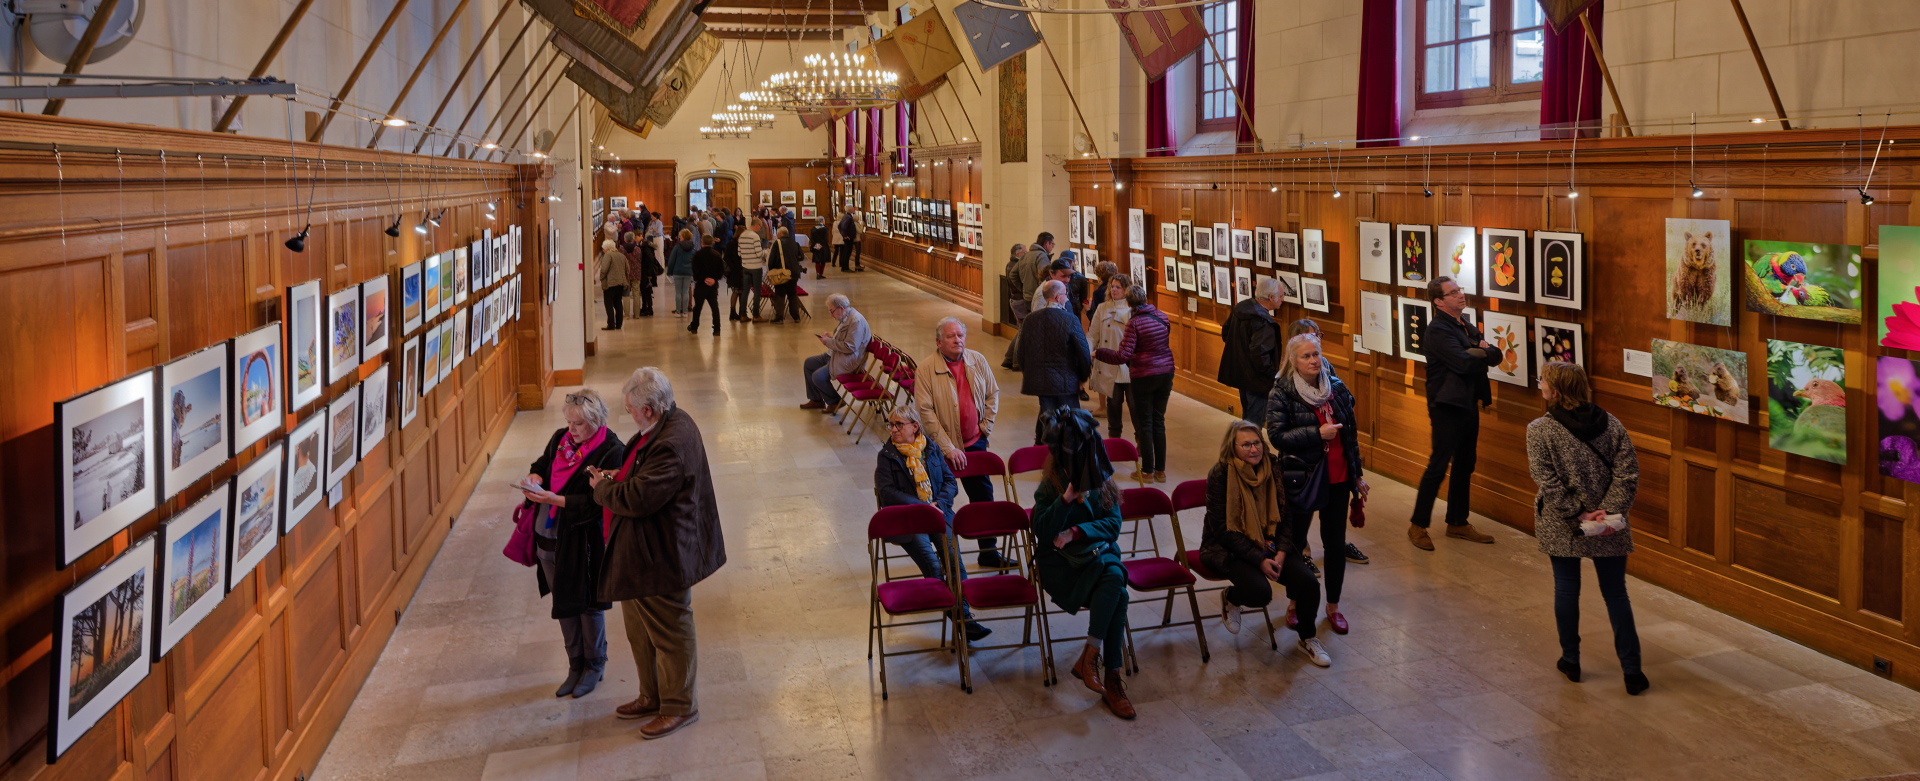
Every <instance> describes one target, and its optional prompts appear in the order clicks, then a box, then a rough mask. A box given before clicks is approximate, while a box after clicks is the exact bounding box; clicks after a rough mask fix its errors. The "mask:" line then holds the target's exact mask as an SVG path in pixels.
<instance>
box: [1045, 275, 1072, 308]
mask: <svg viewBox="0 0 1920 781" xmlns="http://www.w3.org/2000/svg"><path fill="white" fill-rule="evenodd" d="M1066 294H1067V283H1065V282H1061V281H1060V280H1057V279H1049V280H1047V281H1046V282H1043V283H1041V284H1040V300H1042V301H1045V302H1047V303H1048V304H1049V305H1051V304H1052V303H1053V297H1054V296H1064V295H1066Z"/></svg>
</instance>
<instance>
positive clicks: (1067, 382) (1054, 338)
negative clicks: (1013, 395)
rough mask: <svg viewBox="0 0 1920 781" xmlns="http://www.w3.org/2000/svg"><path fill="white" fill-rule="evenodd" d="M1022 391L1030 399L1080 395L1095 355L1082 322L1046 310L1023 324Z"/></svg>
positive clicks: (1070, 315) (1052, 309)
mask: <svg viewBox="0 0 1920 781" xmlns="http://www.w3.org/2000/svg"><path fill="white" fill-rule="evenodd" d="M1019 344H1020V371H1021V378H1020V392H1021V393H1024V394H1026V395H1028V396H1065V395H1068V394H1073V393H1079V392H1080V383H1082V382H1086V380H1087V378H1088V377H1089V376H1092V374H1093V354H1092V352H1091V351H1089V350H1088V348H1087V332H1086V330H1085V329H1083V328H1081V327H1080V319H1079V318H1077V317H1074V316H1073V313H1071V312H1068V311H1067V310H1065V309H1061V308H1059V307H1052V306H1050V307H1047V308H1045V309H1042V310H1040V311H1038V312H1035V313H1033V314H1030V315H1027V319H1026V320H1024V321H1021V323H1020V338H1019Z"/></svg>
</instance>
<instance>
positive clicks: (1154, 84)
mask: <svg viewBox="0 0 1920 781" xmlns="http://www.w3.org/2000/svg"><path fill="white" fill-rule="evenodd" d="M1174 151H1175V150H1174V138H1173V122H1172V121H1171V120H1169V119H1168V117H1167V77H1166V76H1161V77H1160V78H1158V79H1154V80H1153V81H1151V82H1148V84H1147V156H1148V157H1172V156H1173V153H1174Z"/></svg>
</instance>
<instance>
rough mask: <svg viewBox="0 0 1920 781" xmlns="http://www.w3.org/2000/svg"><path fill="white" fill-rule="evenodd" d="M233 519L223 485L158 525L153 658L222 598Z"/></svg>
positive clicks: (224, 589)
mask: <svg viewBox="0 0 1920 781" xmlns="http://www.w3.org/2000/svg"><path fill="white" fill-rule="evenodd" d="M274 456H275V457H276V458H277V457H278V456H279V453H278V452H275V453H274ZM232 519H233V515H232V514H230V513H228V512H227V487H226V486H224V485H222V486H218V487H216V488H214V489H213V490H212V491H211V492H208V493H207V495H206V496H202V497H200V499H199V500H198V501H195V502H194V503H193V504H192V505H191V506H189V507H187V509H185V510H183V511H181V512H180V514H179V515H175V516H173V517H172V518H168V519H166V520H164V521H161V522H160V530H159V531H157V532H155V533H154V534H155V539H154V544H155V551H156V552H157V553H158V554H159V561H158V569H156V570H155V572H154V580H155V581H156V582H158V583H159V584H160V585H161V586H163V587H164V588H166V591H163V592H159V593H161V594H164V595H165V596H166V599H162V600H160V604H159V606H158V607H159V609H160V614H159V616H158V617H157V618H158V619H159V620H157V621H154V622H153V629H154V631H153V638H154V645H153V653H154V655H155V656H165V655H166V653H167V652H168V651H171V650H173V646H174V645H176V644H178V643H179V642H180V639H181V638H183V637H186V636H187V633H188V632H191V631H193V627H194V625H196V624H199V623H200V620H201V619H203V618H206V617H207V614H208V613H211V612H213V609H214V608H215V607H217V606H219V604H220V598H221V597H224V596H226V595H227V591H228V588H229V587H228V586H227V572H228V571H229V569H230V568H229V567H228V566H227V537H228V528H227V527H228V524H229V523H230V522H231V521H232ZM274 531H276V532H278V531H279V529H275V530H274Z"/></svg>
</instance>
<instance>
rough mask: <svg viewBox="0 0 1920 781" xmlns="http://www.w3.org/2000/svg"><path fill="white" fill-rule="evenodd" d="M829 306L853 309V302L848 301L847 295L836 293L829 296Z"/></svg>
mask: <svg viewBox="0 0 1920 781" xmlns="http://www.w3.org/2000/svg"><path fill="white" fill-rule="evenodd" d="M827 306H837V307H840V308H841V309H852V308H853V302H852V301H848V300H847V296H846V294H844V293H835V294H833V295H830V296H827Z"/></svg>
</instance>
